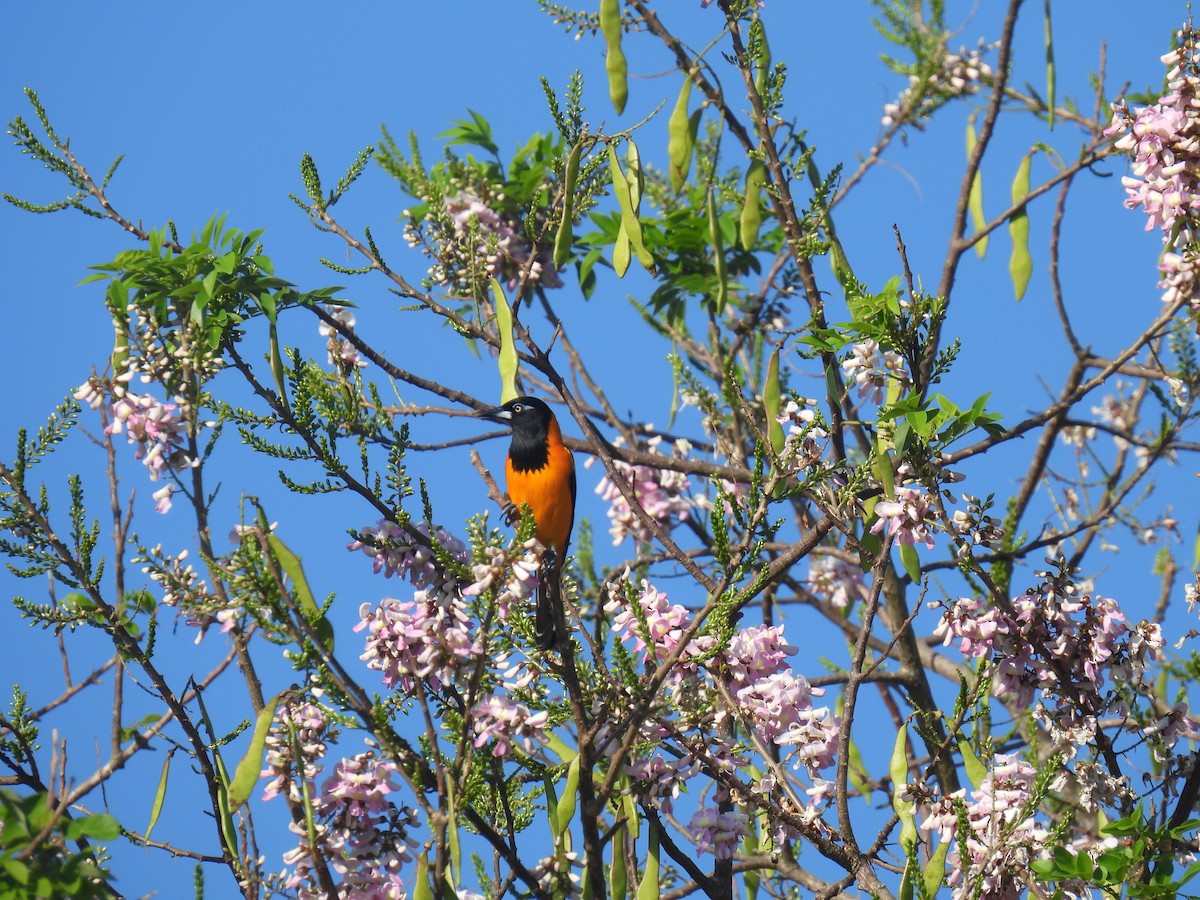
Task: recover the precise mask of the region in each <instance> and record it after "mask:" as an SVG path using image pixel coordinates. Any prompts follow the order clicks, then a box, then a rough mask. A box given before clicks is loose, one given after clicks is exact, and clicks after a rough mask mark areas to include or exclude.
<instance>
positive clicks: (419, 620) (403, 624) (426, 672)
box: [354, 591, 481, 692]
mask: <svg viewBox="0 0 1200 900" xmlns="http://www.w3.org/2000/svg"><path fill="white" fill-rule="evenodd" d="M359 617H360V619H361V621H360V622H359V623H358V624H357V625H355V626H354V630H355V631H356V632H359V631H362V630H364V629H365V630H366V631H367V638H366V647H365V650H364V651H363V654H362V655H361V656H360V657H359V659H361V660H362V661H363V662H365V663H366V664H367V668H369V669H378V670H379V671H381V672H383V683H384V684H385V685H386V686H387V687H389V688H394V687H397V686H399V688H400V689H401V690H403V691H406V692H408V691H411V690H412V689H413V686H414V679H421V680H425V681H428V683H429V685H430V687H432V688H433V689H434V690H440V689H441V687H442V686H443V685H445V684H449V683H450V682H451V681H453V679H454V676H455V674H456V672H457V671H458V670H459V668H460V667H462V666H464V665H466V664H467V663H468V662H469V661H470V660H472V659H474V658H475V657H476V656H477V655H478V654H479V653H480V651H481V648H480V645H479V643H478V641H476V640H475V638H474V637H473V636H472V633H473V632H474V631H475V623H474V622H472V621H471V619H470V618H469V617H468V615H467V610H466V604H464V603H463V601H462V598H461V597H458V596H444V595H443V596H439V595H436V594H434V593H432V592H430V591H417V592H416V593H415V594H414V595H413V599H412V600H408V601H401V600H395V599H392V598H390V597H389V598H385V599H384V600H382V601H381V602H380V603H379V605H378V606H377V607H375V608H372V607H371V604H370V603H364V604H363V605H362V607H361V608H360V609H359Z"/></svg>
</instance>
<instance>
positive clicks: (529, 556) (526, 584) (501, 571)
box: [463, 538, 542, 620]
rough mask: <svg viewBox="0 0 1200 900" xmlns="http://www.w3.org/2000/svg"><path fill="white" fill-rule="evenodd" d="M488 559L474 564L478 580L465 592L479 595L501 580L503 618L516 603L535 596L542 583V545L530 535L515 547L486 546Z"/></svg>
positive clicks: (498, 599) (498, 604)
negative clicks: (509, 548)
mask: <svg viewBox="0 0 1200 900" xmlns="http://www.w3.org/2000/svg"><path fill="white" fill-rule="evenodd" d="M483 555H484V556H485V557H487V559H486V561H484V562H481V563H476V564H475V565H473V566H471V574H472V577H473V578H474V579H475V581H474V582H473V583H471V584H469V585H468V586H467V587H465V588H463V595H464V596H467V597H477V596H479V595H480V594H482V593H484V592H486V591H488V590H489V589H491V588H492V587H493V586H494V585H496V584H501V585H502V587H501V589H500V592H499V593H498V594H497V595H496V609H497V611H498V612H499V613H500V618H501V619H503V620H507V619H508V617H509V614H510V612H511V610H512V609H513V607H516V608H518V609H519V608H520V607H521V606H522V605H523V604H524V603H525V601H527V600H528V599H529V598H530V597H532V596H533V592H534V591H535V590H536V589H537V586H538V584H539V583H540V581H539V577H538V573H539V571H540V569H541V564H542V545H541V544H539V543H538V542H537V540H536V539H534V538H530V539H529V540H527V541H525V542H524V543H522V544H520V545H519V546H518V547H517V548H516V549H515V551H513V550H505V549H504V548H502V547H484V548H483Z"/></svg>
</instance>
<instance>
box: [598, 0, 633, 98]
mask: <svg viewBox="0 0 1200 900" xmlns="http://www.w3.org/2000/svg"><path fill="white" fill-rule="evenodd" d="M600 33H601V34H602V35H604V44H605V47H606V48H607V49H606V52H605V54H604V70H605V71H606V72H607V73H608V96H609V97H610V98H611V99H612V105H613V108H614V109H615V110H616V111H617V115H618V116H619V115H620V114H621V113H623V112H624V111H625V101H626V100H628V99H629V79H628V74H629V66H628V64H627V63H626V62H625V51H623V50H622V49H621V35H622V29H621V0H600Z"/></svg>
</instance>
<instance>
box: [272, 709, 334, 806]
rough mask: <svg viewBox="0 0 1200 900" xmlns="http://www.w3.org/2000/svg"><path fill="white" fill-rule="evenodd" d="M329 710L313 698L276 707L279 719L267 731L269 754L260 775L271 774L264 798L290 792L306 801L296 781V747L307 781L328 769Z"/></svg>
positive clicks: (312, 780) (304, 777) (291, 794)
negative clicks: (327, 717) (317, 703)
mask: <svg viewBox="0 0 1200 900" xmlns="http://www.w3.org/2000/svg"><path fill="white" fill-rule="evenodd" d="M328 724H329V723H328V721H327V720H326V717H325V711H324V710H323V709H321V707H319V706H317V705H316V704H315V703H312V702H311V701H303V702H299V701H293V702H288V703H284V704H282V705H281V706H280V707H279V708H278V709H277V710H276V711H275V721H274V722H273V723H272V724H271V730H270V731H269V732H268V733H267V738H266V741H265V746H266V754H265V755H264V758H263V762H264V764H265V766H266V768H264V769H263V771H262V774H261V776H260V777H262V778H270V779H271V780H270V781H269V782H268V783H267V786H266V788H265V789H264V790H263V796H262V798H263V800H264V801H266V800H272V799H274V798H275V797H277V796H279V795H280V794H286V795H287V797H288V799H290V800H292V801H296V802H299V801H302V800H303V799H304V794H303V792H302V790H301V789H300V786H299V784H298V783H297V781H296V768H297V762H296V748H297V747H299V749H300V765H301V766H302V771H301V772H300V773H299V776H300V778H301V779H302V781H303V782H307V783H309V784H313V783H314V782H315V781H316V779H317V776H318V775H320V774H321V772H322V771H324V768H325V767H324V765H323V764H322V763H321V760H322V759H324V758H325V750H326V746H325V737H326V732H327V731H328Z"/></svg>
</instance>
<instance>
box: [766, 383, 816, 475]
mask: <svg viewBox="0 0 1200 900" xmlns="http://www.w3.org/2000/svg"><path fill="white" fill-rule="evenodd" d="M776 421H777V422H778V423H779V424H780V425H784V426H786V427H787V432H786V434H785V435H784V445H783V451H782V452H781V453H780V456H781V457H783V460H784V462H785V463H786V464H787V465H788V466H789V467H790V468H791V470H792V471H793V472H798V471H800V470H801V469H806V468H808V467H809V466H811V465H812V464H813V463H815V462H817V461H818V460H819V459H820V458H821V455H822V454H823V453H824V452H825V446H826V443H827V442H828V440H829V432H828V431H826V430H825V427H824V426H825V423H824V422H823V421H822V419H821V417H820V414H819V413H818V412H817V401H816V400H809V399H806V398H804V397H795V398H793V399H791V400H788V402H787V403H786V404H785V405H784V407H783V411H782V412H781V413H780V414H779V416H778V418H777V419H776Z"/></svg>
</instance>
